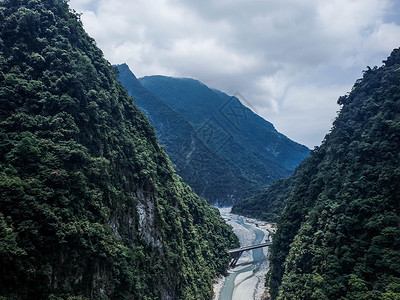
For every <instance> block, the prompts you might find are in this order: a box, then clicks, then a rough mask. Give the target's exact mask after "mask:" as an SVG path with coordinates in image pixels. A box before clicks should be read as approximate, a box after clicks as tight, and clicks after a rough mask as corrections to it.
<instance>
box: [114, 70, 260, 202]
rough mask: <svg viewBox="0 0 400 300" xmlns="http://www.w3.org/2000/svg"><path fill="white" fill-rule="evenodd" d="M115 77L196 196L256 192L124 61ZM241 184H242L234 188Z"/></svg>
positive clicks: (224, 198) (223, 198)
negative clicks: (154, 132)
mask: <svg viewBox="0 0 400 300" xmlns="http://www.w3.org/2000/svg"><path fill="white" fill-rule="evenodd" d="M116 67H117V68H118V79H119V80H120V81H121V83H122V84H123V86H124V87H125V88H126V89H127V91H128V93H129V94H130V95H131V96H133V97H135V103H136V104H137V105H138V107H139V108H140V109H141V110H142V111H143V112H144V113H145V114H146V116H147V117H148V118H149V121H150V123H151V125H152V126H153V127H154V128H155V129H156V134H157V137H158V139H159V141H160V144H161V145H165V151H166V152H167V153H168V155H169V157H170V159H171V161H172V162H173V164H174V165H175V166H176V172H177V173H178V174H179V175H180V176H182V178H183V179H184V180H185V182H187V183H188V184H189V185H190V186H191V187H192V188H193V189H194V190H195V191H196V193H197V194H199V195H200V196H203V197H206V198H207V199H208V200H209V202H211V203H219V204H222V205H223V204H231V203H232V201H233V200H238V199H243V198H245V197H248V196H250V195H252V194H254V193H257V191H258V188H259V187H258V186H257V185H256V184H255V183H253V182H252V181H251V180H249V179H247V178H245V177H244V176H243V175H242V172H241V170H240V169H239V168H238V167H237V166H235V165H234V164H231V163H229V162H228V161H227V160H225V159H224V158H223V157H221V156H220V154H219V153H216V152H213V151H210V149H209V148H208V147H207V146H206V145H205V143H204V140H203V139H202V138H201V136H199V135H198V132H196V130H195V129H194V127H193V126H192V125H191V124H190V123H189V122H188V121H186V120H185V118H184V117H183V116H181V115H180V114H179V113H177V112H176V111H174V110H173V109H172V108H170V107H169V106H168V105H167V104H166V103H165V102H164V101H163V100H161V99H159V98H158V97H157V96H155V95H154V94H153V93H151V92H150V91H149V90H147V89H146V88H145V87H143V86H142V84H141V83H140V82H139V81H138V80H137V79H136V77H135V75H134V74H133V73H132V72H131V70H130V69H129V67H128V66H127V65H126V64H122V65H118V66H116ZM238 187H242V188H238Z"/></svg>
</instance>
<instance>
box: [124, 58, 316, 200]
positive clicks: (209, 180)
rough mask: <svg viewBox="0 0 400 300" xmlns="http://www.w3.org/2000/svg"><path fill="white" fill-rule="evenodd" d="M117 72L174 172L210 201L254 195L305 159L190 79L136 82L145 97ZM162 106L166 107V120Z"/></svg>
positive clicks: (128, 76)
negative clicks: (173, 165) (149, 125)
mask: <svg viewBox="0 0 400 300" xmlns="http://www.w3.org/2000/svg"><path fill="white" fill-rule="evenodd" d="M118 69H119V71H120V74H119V79H120V80H121V82H122V83H123V85H124V86H125V87H126V88H127V89H128V91H129V92H130V94H131V95H132V96H134V97H135V98H136V103H137V104H138V106H139V107H140V108H141V109H142V110H143V111H144V112H145V113H146V114H147V115H148V117H149V119H150V121H151V122H152V125H153V126H154V127H155V129H156V132H157V135H158V137H159V138H160V141H161V143H162V144H164V145H165V146H166V151H167V153H168V154H169V156H170V157H171V160H172V162H173V163H174V164H175V165H176V166H177V172H178V173H179V174H180V175H181V176H182V177H183V178H184V179H185V181H187V182H188V183H189V184H190V185H191V186H192V187H193V188H194V189H195V191H196V192H198V193H199V194H200V195H202V196H204V197H206V198H208V199H209V200H210V202H212V203H215V202H217V203H219V204H231V203H232V202H237V201H238V200H240V199H243V198H246V197H248V196H250V195H254V194H255V193H256V192H257V191H260V190H261V189H263V188H265V187H267V186H268V185H270V184H271V183H273V182H274V181H275V180H277V179H279V178H283V177H287V176H289V175H290V174H291V172H292V171H293V169H294V168H295V167H296V166H297V164H298V163H299V162H300V161H301V160H302V159H304V157H305V156H307V155H308V151H309V150H308V149H307V148H306V147H304V146H301V145H299V144H297V143H295V142H293V141H291V140H289V139H288V138H287V137H285V136H284V135H282V134H280V133H278V132H277V131H276V130H275V128H274V127H273V125H272V124H271V123H269V122H267V121H265V120H264V119H262V118H261V117H259V116H258V115H256V114H255V113H253V112H252V111H251V110H250V109H248V108H247V107H245V106H244V105H242V104H241V102H240V101H239V100H238V99H237V98H236V97H231V96H228V95H227V94H225V93H223V92H221V91H218V90H212V89H210V88H208V87H207V86H206V85H204V84H202V83H201V82H199V81H197V80H194V79H189V78H171V77H165V76H149V77H144V78H140V79H139V81H140V83H141V84H142V85H143V86H144V88H146V90H147V91H148V93H146V94H145V93H140V92H137V91H136V92H135V89H131V88H130V87H131V86H137V85H138V82H137V80H136V77H134V75H133V74H132V73H131V72H129V70H128V67H127V66H126V65H120V66H118ZM149 94H151V95H152V96H151V97H150V96H149ZM154 98H157V99H158V100H157V101H155V100H154ZM156 102H157V103H158V104H157V105H154V104H152V103H156ZM161 102H162V103H164V105H161V104H160V103H161ZM165 107H168V108H169V109H170V111H169V113H168V121H166V118H165V112H166V109H165ZM160 110H162V112H160ZM182 119H183V120H184V121H185V122H183V121H182ZM181 124H182V125H181ZM180 126H182V129H180ZM172 127H173V129H172ZM189 127H190V128H191V130H188V128H189ZM166 131H169V134H168V133H166ZM189 131H190V134H189Z"/></svg>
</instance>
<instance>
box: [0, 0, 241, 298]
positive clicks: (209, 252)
mask: <svg viewBox="0 0 400 300" xmlns="http://www.w3.org/2000/svg"><path fill="white" fill-rule="evenodd" d="M0 16H1V22H0V266H1V267H0V299H20V300H25V299H29V300H30V299H36V300H37V299H54V300H55V299H70V300H72V299H75V300H77V299H81V300H83V299H87V300H88V299H93V300H95V299H97V300H98V299H103V300H107V299H149V300H150V299H152V300H154V299H161V300H168V299H211V298H212V295H213V289H212V281H213V279H214V278H216V277H217V276H218V275H220V274H221V273H224V272H225V271H226V268H227V265H228V263H229V260H230V256H229V254H228V253H227V250H228V249H229V248H231V247H237V246H238V240H237V237H236V236H235V235H234V234H233V232H232V230H231V227H230V226H228V225H227V224H226V223H225V222H224V220H223V219H222V218H221V216H220V214H219V212H218V210H217V209H216V208H214V207H211V206H210V205H209V204H207V202H206V201H205V200H204V199H203V198H200V197H199V196H198V195H196V194H195V193H194V192H193V190H192V189H191V188H190V187H189V186H188V185H187V184H186V183H184V182H183V181H182V180H181V178H180V177H179V176H177V175H176V174H175V172H174V170H173V166H172V163H171V162H170V160H169V158H168V156H167V154H166V153H165V152H164V151H163V149H162V147H161V146H160V145H159V143H158V140H157V138H156V134H155V131H154V129H153V128H152V127H151V125H150V123H149V122H148V119H147V118H146V116H145V115H144V114H143V113H142V112H141V111H140V110H139V108H138V107H137V106H136V105H134V104H133V100H132V97H130V96H129V95H128V92H127V91H126V90H125V89H124V88H123V87H122V85H121V83H120V82H119V81H118V80H117V77H116V74H115V70H114V69H113V68H112V67H111V65H110V63H109V62H107V61H106V60H105V59H104V57H103V53H102V52H101V50H100V49H98V48H97V46H96V45H95V42H94V40H93V39H92V38H90V37H89V36H88V35H87V34H86V32H85V31H84V29H83V27H82V23H81V21H80V16H79V15H78V14H76V13H74V12H73V11H71V10H70V9H69V7H68V4H67V1H66V0H43V1H42V0H18V1H9V0H5V1H1V7H0Z"/></svg>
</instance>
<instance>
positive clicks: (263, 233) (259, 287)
mask: <svg viewBox="0 0 400 300" xmlns="http://www.w3.org/2000/svg"><path fill="white" fill-rule="evenodd" d="M219 210H220V213H221V216H222V217H223V218H224V220H225V221H226V222H227V223H228V224H230V225H231V226H232V227H233V231H234V232H235V234H236V235H237V236H238V238H239V240H240V246H242V247H243V246H250V245H256V244H260V243H263V242H265V241H266V240H268V239H269V234H270V232H272V230H273V227H272V226H271V225H270V224H268V223H266V222H263V221H258V220H255V219H249V218H245V217H242V216H239V215H234V214H231V213H230V210H231V209H230V208H220V209H219ZM267 256H268V247H265V248H259V249H254V250H251V251H246V252H244V253H243V254H242V256H241V257H240V259H239V261H238V263H237V265H236V267H235V268H233V269H231V270H229V275H228V276H227V277H222V278H220V279H219V280H218V282H217V283H216V284H215V285H214V293H215V297H214V300H247V299H249V300H253V299H257V300H259V299H262V295H263V293H264V289H265V288H264V284H265V274H266V273H267V271H268V265H269V263H268V259H267Z"/></svg>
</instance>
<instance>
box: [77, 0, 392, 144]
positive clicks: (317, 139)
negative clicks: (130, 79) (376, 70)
mask: <svg viewBox="0 0 400 300" xmlns="http://www.w3.org/2000/svg"><path fill="white" fill-rule="evenodd" d="M399 2H400V1H398V0H307V1H304V0H214V1H211V0H112V1H110V0H70V6H71V8H73V9H75V10H76V11H77V12H80V13H82V21H83V24H84V27H85V29H86V31H87V32H88V33H89V35H91V36H92V37H93V38H95V40H96V42H97V45H98V46H99V47H100V48H101V49H102V50H103V52H104V55H105V57H106V59H108V60H109V61H110V62H111V63H113V64H119V63H123V62H125V63H127V64H128V65H129V67H130V68H131V70H132V71H133V72H134V73H135V75H136V76H137V77H142V76H146V75H156V74H161V75H168V76H175V77H192V78H196V79H198V80H200V81H202V82H203V83H205V84H207V85H208V86H209V87H212V88H217V89H220V90H222V91H224V92H226V93H228V94H230V95H233V94H235V93H236V92H239V93H240V94H241V95H243V97H244V98H245V99H246V101H247V102H248V103H249V104H250V106H251V107H252V108H253V110H255V111H256V112H257V113H258V114H259V115H261V116H262V117H264V118H265V119H266V120H268V121H270V122H272V123H273V124H274V125H275V127H276V128H277V129H278V130H279V131H280V132H282V133H283V134H285V135H287V136H288V137H289V138H291V139H293V140H295V141H297V142H300V143H302V144H305V145H307V146H308V147H310V148H313V147H314V146H317V145H320V143H321V141H322V139H323V137H324V136H325V134H326V133H327V132H328V131H329V129H330V127H331V124H332V121H333V119H334V118H335V116H336V112H337V111H338V110H339V106H338V105H337V104H336V101H337V99H338V97H339V96H341V95H344V94H345V93H346V92H348V91H350V89H351V87H352V85H353V83H354V82H355V80H356V79H358V78H360V77H361V76H362V70H365V69H366V66H371V67H373V66H374V65H378V66H380V65H381V64H382V60H384V59H386V57H387V56H388V55H389V54H390V52H391V50H392V49H393V48H397V47H400V3H399ZM244 104H246V103H244Z"/></svg>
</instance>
